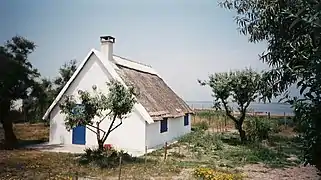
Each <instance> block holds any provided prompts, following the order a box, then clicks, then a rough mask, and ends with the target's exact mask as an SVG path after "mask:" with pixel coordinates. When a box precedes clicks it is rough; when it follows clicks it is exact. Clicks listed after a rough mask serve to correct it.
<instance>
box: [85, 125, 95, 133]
mask: <svg viewBox="0 0 321 180" xmlns="http://www.w3.org/2000/svg"><path fill="white" fill-rule="evenodd" d="M86 128H87V129H89V130H90V131H91V132H93V133H95V134H97V132H96V131H94V130H93V129H91V128H89V127H88V126H86Z"/></svg>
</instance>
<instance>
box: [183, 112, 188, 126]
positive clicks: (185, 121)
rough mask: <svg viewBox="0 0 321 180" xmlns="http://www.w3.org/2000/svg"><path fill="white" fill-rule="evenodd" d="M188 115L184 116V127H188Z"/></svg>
mask: <svg viewBox="0 0 321 180" xmlns="http://www.w3.org/2000/svg"><path fill="white" fill-rule="evenodd" d="M188 123H189V122H188V114H185V116H184V126H188Z"/></svg>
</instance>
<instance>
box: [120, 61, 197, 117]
mask: <svg viewBox="0 0 321 180" xmlns="http://www.w3.org/2000/svg"><path fill="white" fill-rule="evenodd" d="M117 66H118V68H119V69H118V70H117V72H118V74H119V75H120V77H121V78H122V79H123V81H124V82H125V84H126V85H128V86H134V88H135V90H136V91H137V92H138V95H137V100H138V102H139V103H141V104H142V105H143V106H144V107H145V109H146V110H147V112H148V113H149V115H150V116H151V117H152V118H153V120H162V119H163V118H166V117H181V116H184V115H185V114H186V113H193V111H192V109H191V108H190V107H189V106H188V105H187V104H186V103H185V101H183V100H182V99H181V98H180V97H179V96H178V95H177V94H176V93H175V92H174V91H173V90H172V89H171V88H170V87H168V85H167V84H166V83H165V82H164V81H163V79H162V78H160V77H159V76H158V75H157V74H153V73H148V72H144V71H140V70H138V69H134V68H131V67H127V66H123V65H120V64H118V65H117Z"/></svg>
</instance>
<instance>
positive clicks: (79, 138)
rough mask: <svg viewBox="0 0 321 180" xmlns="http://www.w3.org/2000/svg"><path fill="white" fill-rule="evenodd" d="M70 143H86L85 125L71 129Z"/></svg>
mask: <svg viewBox="0 0 321 180" xmlns="http://www.w3.org/2000/svg"><path fill="white" fill-rule="evenodd" d="M72 144H83V145H84V144H86V127H85V126H77V127H75V128H74V129H73V130H72Z"/></svg>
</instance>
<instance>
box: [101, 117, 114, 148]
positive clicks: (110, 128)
mask: <svg viewBox="0 0 321 180" xmlns="http://www.w3.org/2000/svg"><path fill="white" fill-rule="evenodd" d="M115 121H116V115H114V117H113V120H112V122H111V124H110V126H109V128H108V131H107V133H106V134H104V136H103V142H105V141H106V139H107V137H108V136H109V134H110V133H111V132H112V130H114V128H113V126H114V123H115Z"/></svg>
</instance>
